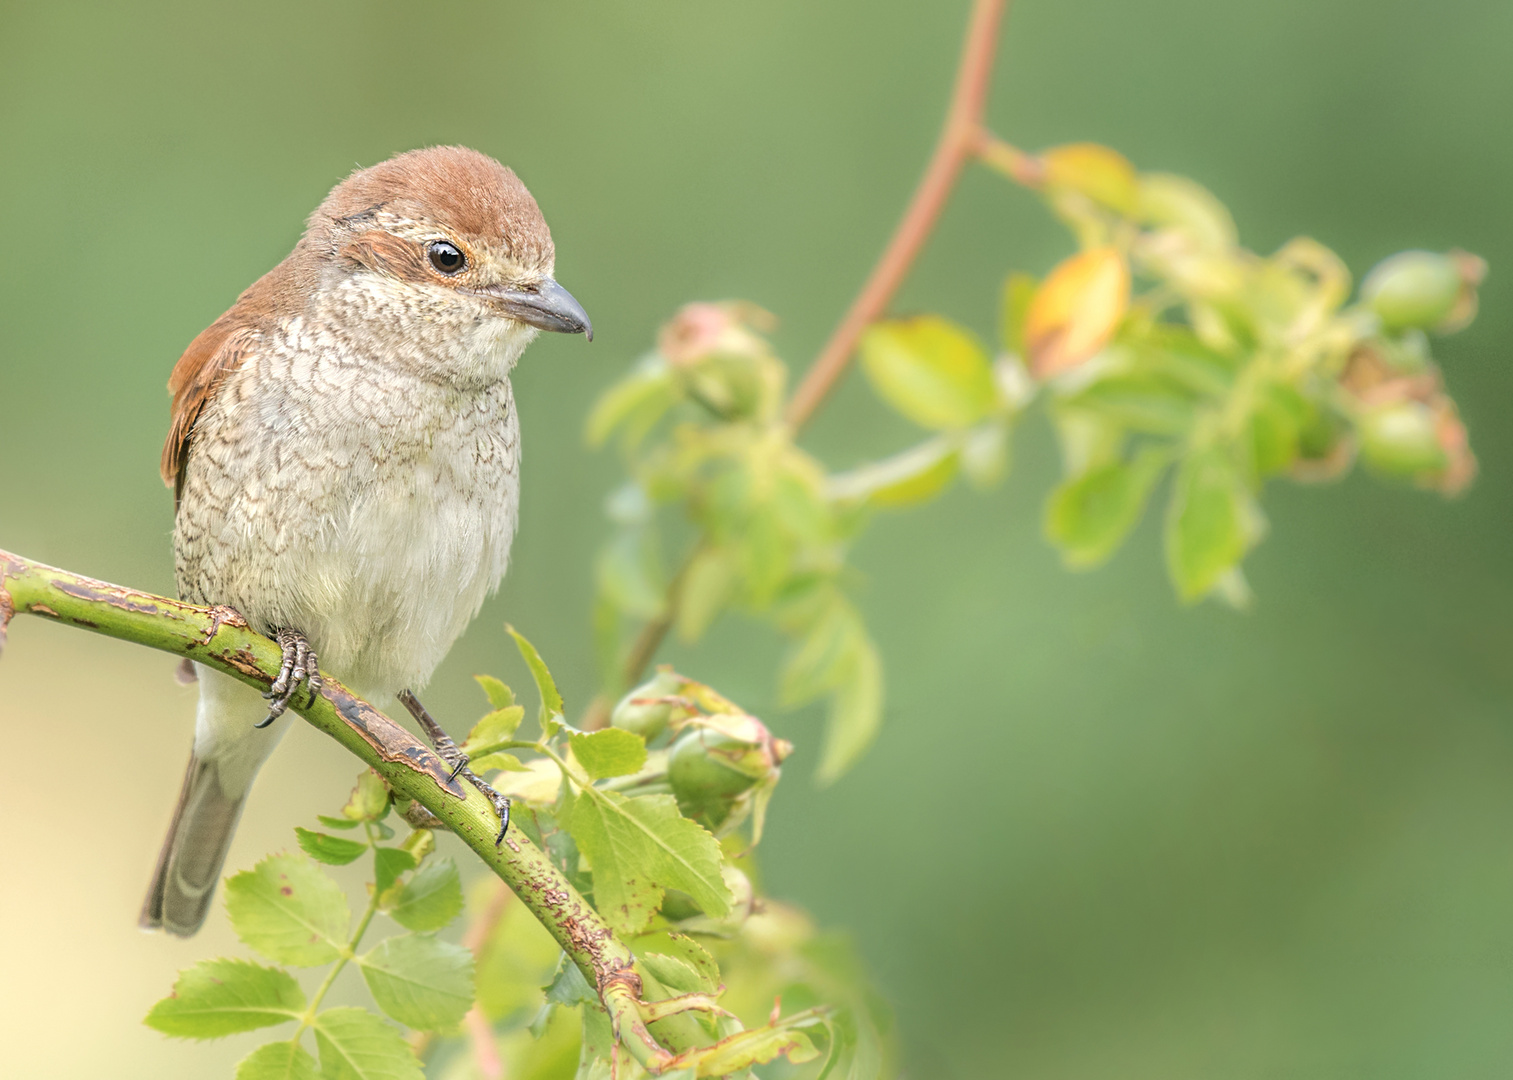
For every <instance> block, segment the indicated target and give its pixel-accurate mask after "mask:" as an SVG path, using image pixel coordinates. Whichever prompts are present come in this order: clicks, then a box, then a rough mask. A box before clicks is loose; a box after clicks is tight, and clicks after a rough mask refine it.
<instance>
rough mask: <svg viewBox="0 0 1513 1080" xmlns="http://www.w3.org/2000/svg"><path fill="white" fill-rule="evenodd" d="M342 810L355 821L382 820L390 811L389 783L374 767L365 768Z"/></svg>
mask: <svg viewBox="0 0 1513 1080" xmlns="http://www.w3.org/2000/svg"><path fill="white" fill-rule="evenodd" d="M341 812H342V816H343V817H346V818H350V819H351V820H353V821H382V820H383V819H384V818H385V817H387V816H388V813H389V785H388V784H386V783H384V778H383V777H381V776H379V775H378V774H377V773H376V772H374V771H373V770H372V769H366V770H364V771H363V772H362V773H360V774H358V777H357V786H356V787H355V788H353V789H352V797H351V798H349V799H348V800H347V805H346V806H344V807H342V808H341Z"/></svg>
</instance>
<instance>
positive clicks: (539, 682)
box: [504, 623, 563, 731]
mask: <svg viewBox="0 0 1513 1080" xmlns="http://www.w3.org/2000/svg"><path fill="white" fill-rule="evenodd" d="M504 628H505V629H506V630H508V631H509V634H510V637H512V638H514V639H515V647H516V648H517V649H519V650H520V655H521V657H522V658H523V659H524V660H525V666H526V667H528V668H530V669H531V678H533V679H535V680H536V690H537V691H538V692H539V693H540V694H541V727H542V730H543V731H545V729H546V727H547V721H548V719H549V718H550V717H552V716H554V715H555V716H561V715H563V707H562V695H561V694H560V693H558V692H557V683H556V682H555V681H554V680H553V679H552V673H551V672H550V671H548V670H547V667H546V661H545V660H543V659H541V654H540V653H538V652H537V651H536V646H534V645H532V644H531V643H530V642H529V641H527V640H525V638H524V636H522V635H521V633H520V632H519V631H518V630H516V629H515V628H514V627H513V626H511V625H509V624H508V623H506V624H505V626H504Z"/></svg>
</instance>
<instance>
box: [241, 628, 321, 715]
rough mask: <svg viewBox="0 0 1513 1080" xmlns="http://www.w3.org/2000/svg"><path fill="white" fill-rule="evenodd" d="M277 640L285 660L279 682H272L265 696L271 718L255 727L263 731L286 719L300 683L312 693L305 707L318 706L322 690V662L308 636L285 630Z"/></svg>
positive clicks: (275, 636) (279, 672) (281, 667)
mask: <svg viewBox="0 0 1513 1080" xmlns="http://www.w3.org/2000/svg"><path fill="white" fill-rule="evenodd" d="M274 640H275V641H277V642H278V647H279V648H280V649H282V650H283V651H284V660H283V663H282V664H280V665H279V669H278V678H276V679H274V680H273V685H272V686H270V687H268V692H267V693H266V694H264V695H263V697H265V698H267V699H268V700H269V701H270V702H272V704H270V705H269V706H268V716H267V717H266V718H265V719H264V720H262V721H261V722H259V723H258V724H257V725H256V726H257V727H260V728H265V727H267V726H268V725H269V724H271V723H273V721H275V720H277V719H278V718H279V717H280V716H283V715H284V710H285V709H287V708H288V707H289V706H290V705H291V704H293V702H294V699H295V697H296V696H297V695H298V694H299V687H300V684H301V683H304V684H305V686H306V687H307V688H308V689H309V691H310V700H309V701H308V702H306V703H305V704H306V707H308V706H310V705H314V704H315V699H316V697H317V696H318V695H319V694H320V688H321V677H320V666H319V663H320V662H319V660H318V659H317V658H316V656H315V650H314V649H312V648H310V642H308V641H307V640H305V635H304V634H301V633H300V632H299V631H298V630H288V629H284V630H279V631H278V632H277V633H276V634H275V635H274Z"/></svg>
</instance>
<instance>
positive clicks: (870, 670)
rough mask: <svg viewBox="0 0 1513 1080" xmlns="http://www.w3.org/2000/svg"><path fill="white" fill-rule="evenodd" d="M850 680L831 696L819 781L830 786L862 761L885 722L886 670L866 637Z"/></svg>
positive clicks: (858, 645) (859, 648)
mask: <svg viewBox="0 0 1513 1080" xmlns="http://www.w3.org/2000/svg"><path fill="white" fill-rule="evenodd" d="M855 649H856V654H855V656H854V657H853V658H852V660H851V667H850V670H849V671H848V672H847V674H846V678H845V680H844V681H843V682H841V684H840V685H839V686H838V687H837V688H836V690H835V692H834V693H833V694H831V696H830V716H829V719H828V721H827V723H826V724H825V748H824V750H823V752H822V753H821V755H820V765H819V769H818V770H817V771H816V773H815V781H816V782H817V783H820V784H828V783H830V782H831V781H833V780H835V779H836V778H838V777H839V776H840V775H841V774H842V773H844V772H845V771H846V770H847V769H849V768H851V766H852V765H853V764H854V763H855V761H856V759H857V758H859V757H861V755H862V751H864V750H865V749H867V747H868V746H869V745H870V744H871V742H872V740H873V738H874V737H875V736H876V735H877V729H878V726H879V725H880V724H881V723H882V718H883V666H882V662H881V661H880V660H879V659H878V656H877V647H876V646H874V645H873V644H872V642H871V640H870V639H868V638H866V637H862V638H861V640H860V642H859V644H857V645H856V646H855Z"/></svg>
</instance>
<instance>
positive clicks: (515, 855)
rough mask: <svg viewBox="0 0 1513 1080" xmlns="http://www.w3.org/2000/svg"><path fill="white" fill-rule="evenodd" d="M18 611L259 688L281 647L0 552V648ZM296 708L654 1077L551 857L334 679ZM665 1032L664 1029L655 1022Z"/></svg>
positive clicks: (240, 622)
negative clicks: (490, 900)
mask: <svg viewBox="0 0 1513 1080" xmlns="http://www.w3.org/2000/svg"><path fill="white" fill-rule="evenodd" d="M14 615H37V616H41V617H43V618H47V619H51V620H53V621H54V622H59V623H62V624H64V625H65V626H76V627H80V628H82V629H85V630H93V631H94V632H95V633H98V634H104V635H106V636H107V637H113V638H119V639H121V640H122V641H132V642H136V643H137V644H139V645H146V646H148V647H150V648H154V649H159V650H161V651H163V652H167V653H172V654H173V655H175V656H181V657H184V658H186V659H189V660H194V661H196V662H197V663H201V664H206V665H208V666H209V667H213V668H215V669H216V670H217V671H222V672H224V673H225V674H227V675H230V676H232V677H233V678H235V679H239V680H240V681H242V682H244V683H246V684H247V685H249V686H253V687H257V688H259V689H266V688H267V687H268V686H269V685H270V684H271V683H272V682H273V680H274V678H275V677H276V675H277V674H278V669H279V662H280V652H279V648H278V646H277V645H275V644H274V643H273V642H272V641H269V640H268V639H267V638H265V637H263V636H262V635H261V634H258V633H257V632H256V631H254V630H252V629H251V628H249V627H248V625H247V622H246V620H245V619H243V618H242V617H241V615H239V614H238V613H237V612H235V611H233V610H232V609H231V608H226V607H216V608H203V607H196V606H195V605H193V604H186V603H183V602H181V601H178V600H170V599H168V598H166V597H162V596H154V595H152V594H151V593H144V592H138V591H136V590H134V589H126V588H122V587H121V586H119V585H110V584H106V583H105V582H101V581H94V580H92V579H90V578H86V577H81V576H79V575H77V574H71V573H69V572H67V571H65V570H58V569H55V568H53V567H50V566H45V565H43V564H41V563H38V562H34V561H32V560H30V559H24V558H22V557H21V556H19V555H12V554H11V553H9V552H6V551H3V550H0V650H3V648H4V644H5V634H6V630H7V627H8V624H9V623H10V621H11V618H12V617H13V616H14ZM323 677H324V679H325V685H324V686H323V687H322V689H321V693H320V696H319V697H318V698H317V699H316V701H315V702H314V704H313V705H311V706H310V707H308V708H300V707H296V708H295V711H297V712H298V713H299V714H300V715H301V716H303V717H304V718H305V720H307V721H308V722H309V723H310V724H311V725H312V726H314V727H315V728H316V729H318V730H319V731H321V732H323V733H324V734H326V735H329V736H330V737H331V738H333V739H335V740H336V741H337V742H338V743H340V744H341V745H342V746H343V747H345V748H346V749H347V750H349V751H350V752H351V753H353V754H354V755H356V756H357V757H358V758H360V759H361V760H362V761H363V762H364V763H365V764H367V765H368V766H369V767H371V768H372V769H374V770H375V771H376V772H378V774H379V775H381V776H382V777H383V778H384V780H385V781H387V782H388V784H389V787H390V788H391V789H392V790H393V791H394V793H395V794H396V795H398V796H400V797H403V798H407V799H413V800H414V801H415V802H417V803H419V804H420V805H421V806H423V807H425V808H426V809H427V810H429V811H430V812H431V813H432V814H434V815H435V816H436V817H437V818H439V819H440V820H441V821H442V822H443V823H444V824H445V825H446V827H447V828H449V829H450V830H451V831H452V832H454V833H456V834H457V836H459V837H460V838H461V839H462V841H463V843H465V844H467V845H468V847H470V848H472V849H473V851H474V853H475V854H477V856H478V857H479V858H480V859H482V860H483V862H484V863H485V864H486V865H487V866H488V867H489V869H490V870H492V871H493V872H494V873H495V874H497V875H498V876H499V877H500V879H501V880H502V881H504V883H505V884H506V885H508V886H509V887H510V888H511V889H512V890H513V891H514V893H515V895H516V896H518V897H519V898H520V900H521V902H522V903H523V904H525V906H526V907H527V908H529V909H530V911H531V914H533V915H534V916H535V917H536V918H537V919H539V920H540V921H541V924H542V925H543V926H545V927H546V928H547V930H548V931H550V933H551V935H552V936H553V937H554V938H556V939H557V943H558V944H559V945H561V946H562V949H563V951H564V952H566V953H567V955H568V956H570V957H571V958H572V960H573V962H574V963H575V964H576V965H577V966H578V968H579V970H581V971H582V972H583V975H584V977H585V978H586V979H588V980H589V982H590V983H591V984H592V985H593V986H594V987H595V988H596V989H597V990H598V993H599V996H600V999H601V1000H602V1001H603V1003H604V1007H605V1009H606V1010H607V1011H608V1013H609V1016H610V1021H611V1024H612V1026H613V1028H614V1030H615V1031H616V1032H617V1033H619V1035H620V1036H621V1038H622V1040H623V1042H624V1044H625V1047H626V1049H627V1050H629V1051H630V1053H631V1054H632V1056H634V1057H635V1058H636V1060H637V1061H639V1062H640V1063H641V1064H642V1065H644V1066H646V1067H647V1068H649V1069H650V1070H651V1071H652V1072H654V1073H655V1072H660V1071H662V1069H663V1068H664V1067H665V1066H666V1064H667V1063H669V1062H671V1061H672V1060H673V1055H672V1053H670V1052H669V1051H668V1050H667V1049H665V1048H664V1047H663V1046H662V1045H661V1044H659V1043H658V1042H657V1040H656V1038H654V1037H653V1035H652V1034H651V1032H650V1031H649V1030H648V1028H647V1025H646V1023H645V1022H644V1021H643V1020H642V1017H641V1008H640V998H641V996H642V990H643V987H642V980H641V977H640V975H639V974H638V973H637V972H636V971H635V970H634V968H633V964H634V963H635V956H634V954H633V953H632V952H631V951H630V949H629V948H627V947H626V946H625V944H624V943H622V942H621V941H619V940H618V939H617V938H616V937H615V935H614V933H613V932H612V931H611V930H610V928H609V926H608V925H607V924H606V923H605V922H604V920H603V919H602V918H600V917H599V913H598V912H597V911H595V910H594V909H593V907H592V906H591V905H590V904H589V903H588V901H586V900H584V899H583V897H582V896H581V895H579V893H578V891H577V890H576V889H574V888H573V886H572V885H571V884H570V883H569V882H568V880H567V879H566V878H565V877H563V875H562V873H561V872H560V871H559V870H558V869H557V868H556V866H554V865H553V864H552V862H551V860H550V859H549V858H547V856H546V855H545V854H544V853H543V852H542V851H541V850H540V849H539V848H537V847H536V846H535V845H534V844H533V843H531V841H530V840H529V839H528V838H527V837H526V836H524V835H523V834H522V833H521V832H519V831H518V830H513V829H512V830H511V831H510V832H509V834H508V835H507V836H506V837H505V839H504V842H503V844H501V845H500V846H498V847H495V845H494V836H495V834H496V833H497V832H498V819H497V817H496V816H495V814H494V810H493V807H492V806H491V805H490V804H489V801H488V799H487V798H486V797H484V796H483V795H482V794H481V793H480V792H478V791H476V790H474V789H473V788H472V787H471V786H469V785H465V784H461V783H458V782H456V781H453V780H451V779H450V778H449V775H450V771H451V770H450V769H448V768H447V767H446V765H444V764H443V763H442V761H441V759H440V758H439V757H437V755H436V754H435V753H434V752H433V751H432V750H431V749H430V748H429V747H426V746H424V745H422V744H421V743H420V742H419V741H417V740H416V738H415V737H414V736H413V735H411V734H410V733H409V732H408V731H406V730H405V729H404V728H402V727H400V726H399V725H398V724H396V723H395V722H394V721H393V720H390V719H389V718H388V717H387V716H385V715H383V714H382V713H380V712H379V711H378V710H377V709H375V708H373V706H371V705H369V704H368V703H367V702H366V701H363V700H362V699H360V698H358V697H357V696H355V695H354V694H353V693H352V692H351V691H349V690H348V689H347V688H346V687H344V686H343V685H342V684H341V683H340V682H338V681H337V680H336V679H334V678H331V677H330V676H328V675H324V673H323ZM657 1026H658V1027H660V1026H661V1025H660V1024H659V1025H657Z"/></svg>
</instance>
